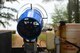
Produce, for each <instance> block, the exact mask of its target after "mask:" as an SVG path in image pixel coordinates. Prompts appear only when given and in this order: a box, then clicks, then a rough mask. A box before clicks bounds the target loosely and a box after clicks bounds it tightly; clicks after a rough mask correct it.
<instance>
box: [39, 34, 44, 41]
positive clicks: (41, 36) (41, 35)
mask: <svg viewBox="0 0 80 53" xmlns="http://www.w3.org/2000/svg"><path fill="white" fill-rule="evenodd" d="M38 39H39V40H44V41H46V34H43V33H41V34H40V36H39V37H38Z"/></svg>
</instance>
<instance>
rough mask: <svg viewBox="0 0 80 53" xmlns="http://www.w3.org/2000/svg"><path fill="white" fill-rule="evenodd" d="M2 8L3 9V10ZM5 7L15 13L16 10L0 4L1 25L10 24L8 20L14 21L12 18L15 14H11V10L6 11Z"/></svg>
mask: <svg viewBox="0 0 80 53" xmlns="http://www.w3.org/2000/svg"><path fill="white" fill-rule="evenodd" d="M3 9H4V11H3ZM6 9H7V11H9V10H11V11H12V12H15V13H17V10H16V9H14V8H10V7H5V6H3V7H1V6H0V25H3V27H6V24H7V25H9V26H10V23H9V20H12V21H16V20H15V19H14V18H13V17H14V16H15V15H13V14H12V13H11V12H6ZM3 19H4V20H3Z"/></svg>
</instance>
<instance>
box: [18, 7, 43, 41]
mask: <svg viewBox="0 0 80 53" xmlns="http://www.w3.org/2000/svg"><path fill="white" fill-rule="evenodd" d="M42 17H43V16H42V13H41V11H40V10H38V9H37V8H32V7H30V8H27V9H26V10H25V11H23V13H21V15H20V16H19V20H18V24H17V31H18V33H19V35H20V36H21V37H22V38H24V39H27V40H33V39H36V38H37V37H38V36H39V35H40V33H41V30H42V27H43V18H42Z"/></svg>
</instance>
